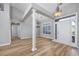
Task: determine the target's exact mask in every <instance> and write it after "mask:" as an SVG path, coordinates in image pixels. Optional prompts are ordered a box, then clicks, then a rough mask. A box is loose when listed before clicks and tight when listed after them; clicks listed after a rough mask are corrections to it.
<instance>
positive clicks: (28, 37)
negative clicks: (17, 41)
mask: <svg viewBox="0 0 79 59" xmlns="http://www.w3.org/2000/svg"><path fill="white" fill-rule="evenodd" d="M28 38H32V37H21V39H28Z"/></svg>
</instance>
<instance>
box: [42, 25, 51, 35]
mask: <svg viewBox="0 0 79 59" xmlns="http://www.w3.org/2000/svg"><path fill="white" fill-rule="evenodd" d="M43 34H51V26H50V24H49V23H48V24H43Z"/></svg>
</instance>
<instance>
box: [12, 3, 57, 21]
mask: <svg viewBox="0 0 79 59" xmlns="http://www.w3.org/2000/svg"><path fill="white" fill-rule="evenodd" d="M30 4H31V3H11V4H10V5H11V6H12V7H11V18H12V19H21V18H22V15H23V14H24V13H25V11H26V10H27V8H28V6H29V5H30ZM37 4H38V5H40V6H41V7H43V8H44V9H46V10H47V11H48V12H50V13H51V14H52V13H53V12H54V11H55V9H56V7H57V3H37ZM37 18H38V19H39V20H40V21H41V20H42V19H45V18H46V17H44V16H43V15H40V14H38V16H37Z"/></svg>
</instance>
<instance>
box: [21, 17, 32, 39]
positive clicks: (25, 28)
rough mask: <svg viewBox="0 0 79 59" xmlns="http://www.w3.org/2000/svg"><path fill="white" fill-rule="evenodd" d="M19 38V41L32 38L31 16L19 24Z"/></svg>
mask: <svg viewBox="0 0 79 59" xmlns="http://www.w3.org/2000/svg"><path fill="white" fill-rule="evenodd" d="M20 37H21V39H24V38H32V16H29V17H28V18H27V19H26V20H25V21H24V22H21V23H20Z"/></svg>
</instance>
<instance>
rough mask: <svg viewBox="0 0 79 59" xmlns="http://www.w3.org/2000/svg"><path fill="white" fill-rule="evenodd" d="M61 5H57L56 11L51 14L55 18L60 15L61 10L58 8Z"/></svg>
mask: <svg viewBox="0 0 79 59" xmlns="http://www.w3.org/2000/svg"><path fill="white" fill-rule="evenodd" d="M61 5H62V3H59V4H58V5H57V8H56V11H55V12H54V13H53V15H54V16H55V17H57V16H61V14H62V10H61V9H60V6H61Z"/></svg>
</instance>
